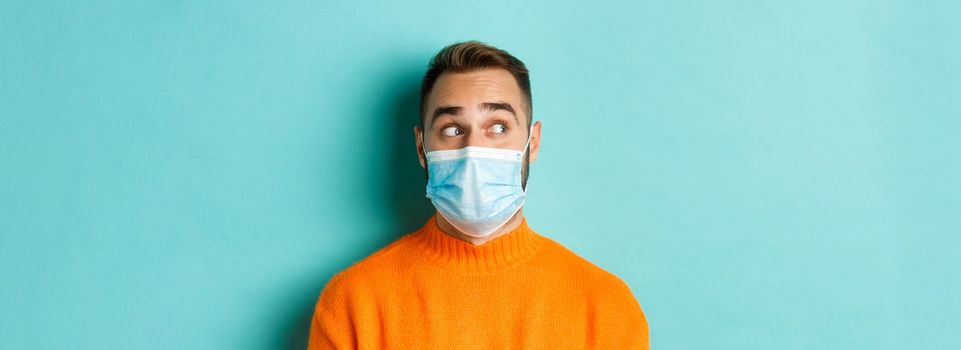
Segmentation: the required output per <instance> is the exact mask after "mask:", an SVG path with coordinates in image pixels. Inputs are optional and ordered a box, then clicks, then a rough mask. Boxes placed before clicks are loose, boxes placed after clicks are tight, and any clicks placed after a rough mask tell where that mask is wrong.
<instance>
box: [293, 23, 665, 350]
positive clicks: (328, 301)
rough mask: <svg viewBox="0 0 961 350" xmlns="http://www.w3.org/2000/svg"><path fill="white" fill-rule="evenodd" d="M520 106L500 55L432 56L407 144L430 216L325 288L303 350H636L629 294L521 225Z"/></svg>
mask: <svg viewBox="0 0 961 350" xmlns="http://www.w3.org/2000/svg"><path fill="white" fill-rule="evenodd" d="M531 100H532V99H531V89H530V80H529V78H528V71H527V68H526V67H525V66H524V63H522V62H521V61H520V60H518V59H517V58H515V57H514V56H511V55H510V54H509V53H507V52H506V51H503V50H500V49H497V48H494V47H491V46H488V45H486V44H483V43H480V42H476V41H469V42H463V43H458V44H454V45H450V46H448V47H445V48H444V49H442V50H441V51H440V52H439V53H438V54H437V55H436V56H435V57H434V58H433V60H432V61H431V63H430V66H429V67H428V70H427V73H426V74H425V76H424V80H423V84H422V86H421V113H420V114H421V122H420V125H419V126H415V127H414V137H415V139H416V145H417V153H418V155H419V157H420V164H421V166H422V167H424V168H425V170H426V172H427V174H428V183H427V197H429V198H430V199H431V202H432V203H433V204H434V206H435V208H436V209H437V212H436V213H435V214H434V215H433V216H432V217H431V218H430V219H428V221H427V222H426V223H425V224H424V226H423V227H422V228H420V229H419V230H417V231H415V232H412V233H408V234H406V235H404V236H402V237H400V238H398V239H397V240H395V241H394V242H392V243H390V244H389V245H387V246H386V247H383V248H381V249H380V250H378V251H377V252H374V253H373V254H371V255H370V256H368V257H366V258H364V259H362V260H361V261H359V262H357V263H355V264H353V265H352V266H350V267H348V268H346V269H344V270H343V271H340V272H339V273H337V274H336V275H334V277H333V278H331V279H330V281H329V282H328V283H327V285H326V286H325V287H324V290H323V292H321V295H320V297H319V298H318V301H317V305H316V308H315V311H314V317H313V320H312V323H311V329H310V340H309V345H308V348H309V349H648V328H647V320H646V318H645V316H644V313H643V311H642V310H641V307H640V305H639V304H638V302H637V300H636V299H635V298H634V295H633V293H632V292H631V290H630V288H629V287H628V286H627V284H625V283H624V282H623V281H622V280H621V279H620V278H618V277H617V276H615V275H613V274H611V273H610V272H608V271H606V270H603V269H601V268H600V267H597V266H596V265H594V264H592V263H590V262H588V261H587V260H585V259H583V258H581V257H580V256H578V255H576V254H575V253H573V252H572V251H570V250H568V249H567V248H566V247H564V246H562V245H561V244H559V243H557V242H555V241H553V240H551V239H549V238H547V237H544V236H542V235H540V234H538V233H537V232H535V231H534V230H532V229H531V228H530V227H529V226H528V225H527V220H526V218H525V217H524V211H523V209H522V205H523V203H524V196H525V194H526V188H527V175H528V164H529V163H531V162H534V161H536V160H537V154H538V151H539V150H540V140H541V122H539V121H538V122H537V123H534V124H531V122H532V120H533V119H532V112H531V111H532V101H531ZM590 234H598V235H600V234H603V232H591V233H590Z"/></svg>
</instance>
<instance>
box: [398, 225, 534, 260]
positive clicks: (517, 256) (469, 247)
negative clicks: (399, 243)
mask: <svg viewBox="0 0 961 350" xmlns="http://www.w3.org/2000/svg"><path fill="white" fill-rule="evenodd" d="M437 215H438V214H437V213H435V214H434V215H433V216H431V217H430V219H428V220H427V223H426V224H424V226H423V227H422V228H421V229H420V230H418V231H417V232H416V233H415V234H414V239H415V240H416V241H417V242H418V243H420V245H421V247H423V248H424V257H425V258H428V259H431V260H433V263H436V264H438V265H440V266H439V267H441V268H444V269H448V270H453V271H456V272H459V273H462V274H490V273H496V272H498V271H501V270H504V269H507V268H510V267H512V266H515V265H517V264H519V263H522V262H524V261H527V260H528V259H530V258H531V257H533V256H534V254H536V253H537V251H538V249H540V247H541V245H542V240H541V239H542V237H540V236H539V235H538V234H537V233H536V232H534V231H533V230H531V228H530V227H529V226H527V219H526V218H524V217H521V219H522V220H521V224H520V225H518V226H517V228H515V229H514V230H511V231H510V232H507V233H505V234H503V235H501V236H499V237H497V238H494V239H492V240H490V241H487V242H484V243H483V244H481V245H477V246H475V245H473V244H471V243H470V242H467V241H464V240H462V239H460V238H457V237H454V236H451V235H449V234H447V233H446V232H444V231H443V230H441V228H440V227H439V226H437Z"/></svg>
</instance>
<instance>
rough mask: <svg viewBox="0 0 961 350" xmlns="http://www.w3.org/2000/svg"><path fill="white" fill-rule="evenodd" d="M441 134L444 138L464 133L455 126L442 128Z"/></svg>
mask: <svg viewBox="0 0 961 350" xmlns="http://www.w3.org/2000/svg"><path fill="white" fill-rule="evenodd" d="M441 133H443V134H444V136H457V135H463V134H464V131H462V130H461V129H460V128H458V127H456V126H448V127H446V128H444V130H441Z"/></svg>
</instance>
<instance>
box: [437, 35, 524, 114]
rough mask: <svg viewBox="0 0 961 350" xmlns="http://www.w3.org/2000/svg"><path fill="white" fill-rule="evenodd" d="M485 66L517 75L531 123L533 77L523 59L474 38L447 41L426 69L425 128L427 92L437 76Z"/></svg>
mask: <svg viewBox="0 0 961 350" xmlns="http://www.w3.org/2000/svg"><path fill="white" fill-rule="evenodd" d="M486 68H500V69H505V70H507V71H508V72H510V73H511V75H513V76H514V80H516V81H517V86H518V87H520V89H521V93H522V94H523V95H524V96H523V99H522V103H523V106H521V108H523V109H524V111H525V112H526V113H527V124H528V125H527V126H528V127H530V124H531V118H532V115H533V114H532V113H533V105H532V102H533V101H532V99H531V80H530V76H529V73H528V71H527V67H526V66H524V62H521V60H519V59H517V57H514V56H512V55H511V54H509V53H507V51H504V50H501V49H498V48H496V47H493V46H490V45H487V44H485V43H482V42H480V41H476V40H471V41H465V42H460V43H455V44H451V45H448V46H447V47H444V48H443V49H441V50H440V52H438V53H437V54H436V55H434V58H433V59H431V61H430V65H428V67H427V73H424V81H423V82H422V83H421V85H420V128H421V129H424V119H425V118H426V113H427V110H426V109H427V96H428V95H430V91H431V89H433V88H434V83H435V82H437V78H438V77H440V75H441V74H443V73H444V72H454V73H464V72H470V71H474V70H480V69H486Z"/></svg>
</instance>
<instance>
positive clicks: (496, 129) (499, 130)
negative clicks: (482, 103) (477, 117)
mask: <svg viewBox="0 0 961 350" xmlns="http://www.w3.org/2000/svg"><path fill="white" fill-rule="evenodd" d="M491 132H492V133H495V134H503V133H505V132H507V126H506V125H504V124H494V126H492V127H491Z"/></svg>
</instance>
